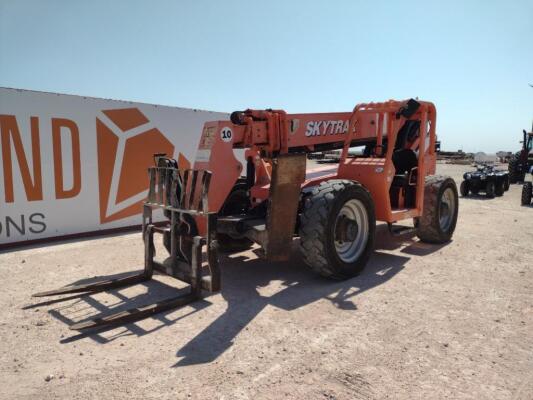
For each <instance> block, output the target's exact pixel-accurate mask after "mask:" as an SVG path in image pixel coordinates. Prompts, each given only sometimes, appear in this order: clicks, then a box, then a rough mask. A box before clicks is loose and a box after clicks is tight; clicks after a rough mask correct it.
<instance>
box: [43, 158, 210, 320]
mask: <svg viewBox="0 0 533 400" xmlns="http://www.w3.org/2000/svg"><path fill="white" fill-rule="evenodd" d="M154 158H155V164H156V167H150V168H149V169H148V174H149V180H150V186H149V191H148V197H147V200H146V202H145V203H144V205H143V224H142V237H143V241H144V270H143V271H142V272H140V273H135V274H132V275H128V276H126V277H123V278H117V279H111V280H102V281H98V282H94V283H90V284H83V285H71V286H66V287H63V288H60V289H57V290H51V291H47V292H41V293H36V294H34V295H33V297H44V296H55V295H63V294H71V293H81V294H94V293H98V292H102V291H105V290H108V289H116V288H122V287H126V286H130V285H134V284H137V283H141V282H144V281H148V280H150V279H152V276H153V273H154V271H157V272H159V273H161V274H165V275H169V276H172V277H174V278H176V279H178V280H180V281H182V282H185V283H187V284H189V287H190V291H189V293H186V294H182V295H179V296H176V297H172V298H169V299H166V300H162V301H159V302H157V303H153V304H147V305H144V306H141V307H138V308H133V309H129V310H126V311H122V312H119V313H115V314H112V315H108V316H104V317H101V318H95V319H92V320H88V321H83V322H80V323H76V324H74V325H72V326H70V329H73V330H83V329H90V328H97V327H102V326H111V325H120V324H123V323H126V322H132V321H136V320H139V319H142V318H146V317H148V316H149V315H152V314H156V313H159V312H161V311H165V310H170V309H173V308H176V307H180V306H184V305H186V304H189V303H191V302H193V301H196V300H198V299H200V298H201V297H202V290H205V291H207V292H217V291H219V290H220V270H219V267H218V254H217V242H216V221H217V219H216V213H214V212H209V211H208V203H207V193H208V191H209V183H210V181H211V172H210V171H207V170H192V169H187V170H182V171H180V170H179V169H178V166H177V163H176V161H175V160H172V159H169V158H167V157H165V156H164V155H163V154H156V155H155V156H154ZM154 210H163V214H164V216H165V218H166V219H167V220H166V222H165V223H163V224H160V223H156V222H154V218H153V211H154ZM154 234H161V235H163V243H164V247H165V248H166V250H167V251H168V256H167V257H166V258H165V260H164V261H162V262H160V261H156V260H154V257H155V255H156V250H155V245H154ZM204 246H205V247H206V248H207V258H206V262H205V263H204V262H203V252H202V249H203V247H204ZM204 264H205V265H204ZM204 272H207V274H204Z"/></svg>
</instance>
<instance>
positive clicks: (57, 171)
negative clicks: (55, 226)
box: [52, 118, 81, 199]
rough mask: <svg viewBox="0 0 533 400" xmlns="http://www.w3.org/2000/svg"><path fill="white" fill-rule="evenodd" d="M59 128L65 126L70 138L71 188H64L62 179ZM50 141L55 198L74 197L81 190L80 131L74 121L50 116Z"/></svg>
mask: <svg viewBox="0 0 533 400" xmlns="http://www.w3.org/2000/svg"><path fill="white" fill-rule="evenodd" d="M61 128H67V129H68V131H69V132H70V137H71V139H72V188H70V189H65V186H64V181H63V157H62V156H63V152H62V149H61ZM52 143H53V148H54V176H55V189H56V199H68V198H70V197H75V196H77V195H78V194H79V193H80V190H81V161H80V132H79V130H78V126H77V125H76V123H75V122H74V121H71V120H69V119H63V118H52Z"/></svg>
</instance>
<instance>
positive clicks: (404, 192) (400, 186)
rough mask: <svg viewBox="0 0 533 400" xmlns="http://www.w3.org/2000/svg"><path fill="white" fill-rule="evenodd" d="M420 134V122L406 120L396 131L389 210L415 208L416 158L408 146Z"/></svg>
mask: <svg viewBox="0 0 533 400" xmlns="http://www.w3.org/2000/svg"><path fill="white" fill-rule="evenodd" d="M419 134H420V121H418V120H407V121H405V123H404V125H403V126H402V127H401V128H400V130H399V131H398V135H397V137H396V143H395V145H394V152H393V153H392V163H393V165H394V169H395V174H394V178H393V180H392V183H391V187H390V190H389V195H390V201H391V208H392V209H405V208H414V207H415V206H416V183H417V175H418V156H417V154H416V152H415V151H414V150H413V149H412V148H411V147H410V145H411V144H412V143H413V142H414V141H415V140H416V139H417V138H418V136H419Z"/></svg>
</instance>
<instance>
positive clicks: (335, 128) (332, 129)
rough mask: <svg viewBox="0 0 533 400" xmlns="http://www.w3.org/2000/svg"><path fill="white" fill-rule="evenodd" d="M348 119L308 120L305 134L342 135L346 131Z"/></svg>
mask: <svg viewBox="0 0 533 400" xmlns="http://www.w3.org/2000/svg"><path fill="white" fill-rule="evenodd" d="M349 124H350V121H343V120H341V119H340V120H338V121H309V122H308V123H307V126H306V131H305V136H307V137H309V136H324V135H342V134H343V133H346V132H348V129H349V128H348V125H349Z"/></svg>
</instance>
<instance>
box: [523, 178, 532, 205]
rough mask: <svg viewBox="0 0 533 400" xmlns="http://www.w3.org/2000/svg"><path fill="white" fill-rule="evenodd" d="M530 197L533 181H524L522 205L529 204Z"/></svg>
mask: <svg viewBox="0 0 533 400" xmlns="http://www.w3.org/2000/svg"><path fill="white" fill-rule="evenodd" d="M531 197H533V183H531V182H525V183H524V186H522V199H521V203H522V205H523V206H529V205H530V204H531Z"/></svg>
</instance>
